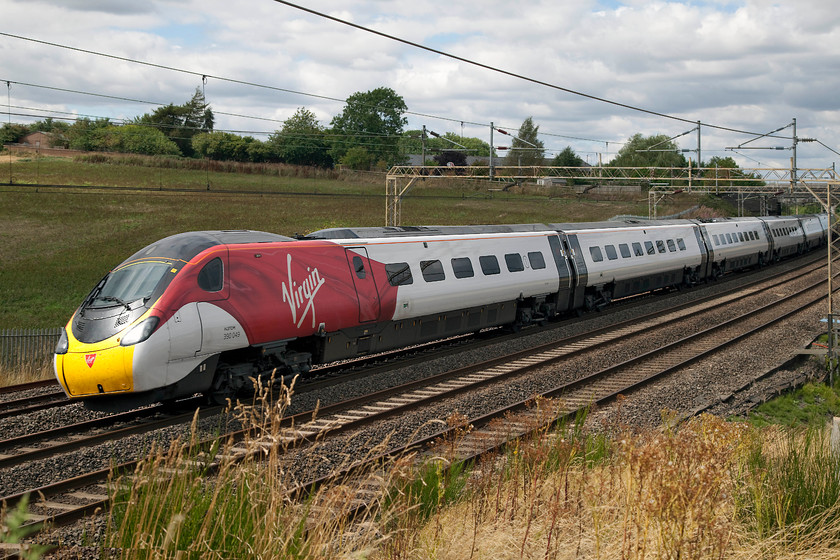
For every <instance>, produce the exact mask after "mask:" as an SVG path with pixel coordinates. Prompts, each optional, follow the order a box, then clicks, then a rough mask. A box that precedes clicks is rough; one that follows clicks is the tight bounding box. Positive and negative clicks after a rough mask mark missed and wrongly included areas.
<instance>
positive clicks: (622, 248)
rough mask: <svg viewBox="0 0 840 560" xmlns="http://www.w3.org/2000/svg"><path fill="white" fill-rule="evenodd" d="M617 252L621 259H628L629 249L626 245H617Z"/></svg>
mask: <svg viewBox="0 0 840 560" xmlns="http://www.w3.org/2000/svg"><path fill="white" fill-rule="evenodd" d="M618 252H619V253H621V257H622V258H624V259H629V258H630V247H628V246H627V243H619V244H618Z"/></svg>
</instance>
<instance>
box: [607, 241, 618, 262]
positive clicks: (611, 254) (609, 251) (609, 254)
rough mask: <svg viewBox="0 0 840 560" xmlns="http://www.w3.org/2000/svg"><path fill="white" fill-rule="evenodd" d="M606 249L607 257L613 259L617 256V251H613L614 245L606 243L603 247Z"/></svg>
mask: <svg viewBox="0 0 840 560" xmlns="http://www.w3.org/2000/svg"><path fill="white" fill-rule="evenodd" d="M604 249H605V250H606V251H607V258H608V259H610V260H611V261H614V260H616V259H617V258H618V253H616V252H615V245H607V246H605V247H604Z"/></svg>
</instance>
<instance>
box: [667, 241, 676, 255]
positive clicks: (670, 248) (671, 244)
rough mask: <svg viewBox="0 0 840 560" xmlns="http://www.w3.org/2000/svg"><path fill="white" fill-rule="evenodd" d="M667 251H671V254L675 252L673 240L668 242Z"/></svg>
mask: <svg viewBox="0 0 840 560" xmlns="http://www.w3.org/2000/svg"><path fill="white" fill-rule="evenodd" d="M668 250H669V251H671V252H672V253H676V252H677V246H676V245H674V240H673V239H669V240H668Z"/></svg>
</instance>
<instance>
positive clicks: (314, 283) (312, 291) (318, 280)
mask: <svg viewBox="0 0 840 560" xmlns="http://www.w3.org/2000/svg"><path fill="white" fill-rule="evenodd" d="M286 269H287V270H288V275H287V278H288V284H283V301H284V302H285V303H288V304H289V310H290V311H291V312H292V323H295V324H296V325H297V328H300V326H301V325H302V324H303V320H304V319H305V318H306V315H307V314H308V313H309V310H310V309H311V310H312V328H315V295H316V294H317V293H318V290H320V289H321V286H323V285H324V284H325V283H326V280H324V279H323V278H322V277H321V273H320V272H318V269H317V268H313V269H309V268H307V269H306V270H307V272H308V273H309V275H308V276H307V277H306V278H305V279H304V280H303V282H302V283H301V284H298V283H297V282H295V281H294V280H293V279H292V255H290V254H287V255H286ZM301 308H302V309H303V310H302V311H301ZM298 314H299V315H300V320H298Z"/></svg>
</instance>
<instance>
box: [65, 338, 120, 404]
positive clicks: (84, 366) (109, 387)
mask: <svg viewBox="0 0 840 560" xmlns="http://www.w3.org/2000/svg"><path fill="white" fill-rule="evenodd" d="M66 330H67V338H68V349H67V353H66V354H56V356H55V375H56V377H57V378H58V382H59V383H60V384H61V386H62V387H63V388H64V392H65V393H67V396H68V397H88V396H92V395H105V394H109V393H112V394H113V393H128V392H131V391H132V390H133V388H134V383H133V379H134V378H133V373H132V369H133V368H132V363H133V360H134V346H120V337H121V335H122V333H120V334H119V335H116V336H113V337H111V338H107V339H105V340H103V341H101V342H97V343H95V344H85V343H83V342H79V341H78V340H76V338H75V337H74V336H73V333H72V330H71V329H70V327H69V325H68V327H67V329H66Z"/></svg>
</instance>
